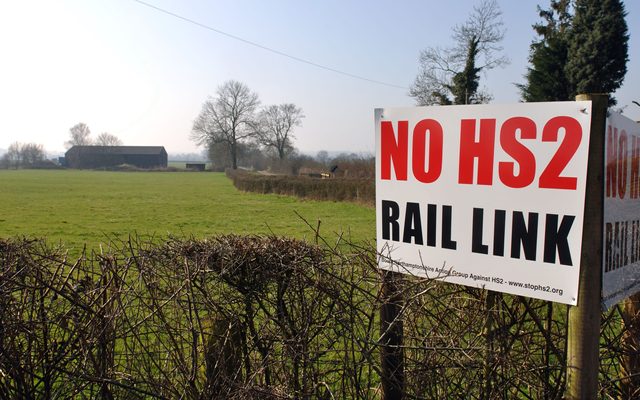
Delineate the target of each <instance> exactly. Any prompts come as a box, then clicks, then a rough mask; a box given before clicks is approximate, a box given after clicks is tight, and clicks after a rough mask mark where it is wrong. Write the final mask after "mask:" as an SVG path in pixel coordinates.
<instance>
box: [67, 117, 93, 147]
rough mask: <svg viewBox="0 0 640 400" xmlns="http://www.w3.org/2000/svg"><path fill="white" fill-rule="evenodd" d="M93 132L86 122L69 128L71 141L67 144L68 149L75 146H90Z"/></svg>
mask: <svg viewBox="0 0 640 400" xmlns="http://www.w3.org/2000/svg"><path fill="white" fill-rule="evenodd" d="M89 136H91V130H90V129H89V127H88V126H87V124H85V123H84V122H80V123H77V124H75V125H74V126H72V127H71V128H69V137H70V138H69V141H67V142H65V146H66V147H67V148H69V147H73V146H90V145H91V144H92V143H91V138H90V137H89Z"/></svg>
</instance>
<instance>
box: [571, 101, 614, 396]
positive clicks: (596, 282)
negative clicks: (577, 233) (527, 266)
mask: <svg viewBox="0 0 640 400" xmlns="http://www.w3.org/2000/svg"><path fill="white" fill-rule="evenodd" d="M585 100H591V101H592V114H591V134H590V142H589V163H588V167H587V188H586V194H585V205H584V210H585V211H584V212H585V219H584V228H583V233H582V256H581V262H580V277H579V289H578V304H577V306H575V307H570V309H569V327H568V337H567V389H566V396H565V398H566V399H567V400H578V399H595V398H596V394H597V391H598V369H599V366H600V359H599V349H600V346H599V340H600V320H601V304H600V299H601V291H602V235H603V233H602V232H603V210H604V199H603V197H604V176H603V175H604V172H603V170H604V168H603V167H604V141H605V124H606V117H607V103H608V95H606V94H581V95H578V96H576V101H585Z"/></svg>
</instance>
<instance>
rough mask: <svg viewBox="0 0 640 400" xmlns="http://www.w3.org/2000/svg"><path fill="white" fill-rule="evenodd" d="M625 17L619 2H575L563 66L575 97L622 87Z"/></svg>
mask: <svg viewBox="0 0 640 400" xmlns="http://www.w3.org/2000/svg"><path fill="white" fill-rule="evenodd" d="M625 16H626V12H625V10H624V5H623V4H622V2H621V1H620V0H576V1H575V14H574V17H573V24H572V28H571V33H570V35H569V48H568V53H567V64H566V66H565V75H566V76H567V78H568V79H569V81H570V82H571V84H572V86H573V88H574V93H575V94H577V93H613V92H615V90H616V89H618V88H619V87H620V86H621V85H622V81H623V80H624V76H625V74H626V73H627V61H628V60H629V58H628V42H629V34H628V30H627V23H626V21H625ZM610 104H611V105H613V104H615V99H613V98H612V99H611V100H610Z"/></svg>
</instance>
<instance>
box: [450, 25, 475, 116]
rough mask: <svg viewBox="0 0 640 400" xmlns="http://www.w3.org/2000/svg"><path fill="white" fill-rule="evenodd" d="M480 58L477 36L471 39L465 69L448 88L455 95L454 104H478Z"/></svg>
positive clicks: (452, 80)
mask: <svg viewBox="0 0 640 400" xmlns="http://www.w3.org/2000/svg"><path fill="white" fill-rule="evenodd" d="M477 57H478V42H477V40H476V38H475V36H472V37H471V38H470V39H469V47H468V50H467V60H466V62H465V65H464V69H463V70H462V71H460V72H458V73H457V74H455V75H454V76H453V78H452V79H451V85H448V86H447V88H448V89H449V90H450V91H451V94H452V95H453V103H454V104H472V103H476V101H475V100H476V93H477V92H478V85H479V82H480V76H479V75H478V73H479V72H480V68H477V67H476V58H477Z"/></svg>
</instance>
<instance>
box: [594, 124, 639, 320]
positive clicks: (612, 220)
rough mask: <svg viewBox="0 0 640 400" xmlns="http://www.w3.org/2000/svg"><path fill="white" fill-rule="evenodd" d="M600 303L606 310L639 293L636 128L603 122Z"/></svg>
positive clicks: (637, 125)
mask: <svg viewBox="0 0 640 400" xmlns="http://www.w3.org/2000/svg"><path fill="white" fill-rule="evenodd" d="M604 177H605V183H604V234H603V245H602V248H603V251H602V256H603V260H602V302H603V304H604V306H605V307H607V308H609V307H611V306H613V305H615V304H616V303H618V302H619V301H620V300H623V299H625V298H627V297H629V296H631V295H632V294H634V293H637V292H638V291H640V124H638V123H636V122H633V121H632V120H630V119H629V118H626V117H623V116H622V115H620V114H617V113H611V114H610V115H609V118H608V119H607V128H606V138H605V166H604Z"/></svg>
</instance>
